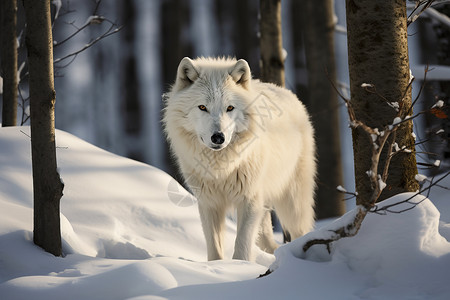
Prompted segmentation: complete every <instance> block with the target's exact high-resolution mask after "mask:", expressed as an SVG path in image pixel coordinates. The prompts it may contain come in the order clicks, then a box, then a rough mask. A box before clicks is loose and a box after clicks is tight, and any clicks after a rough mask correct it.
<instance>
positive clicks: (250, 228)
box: [233, 199, 264, 261]
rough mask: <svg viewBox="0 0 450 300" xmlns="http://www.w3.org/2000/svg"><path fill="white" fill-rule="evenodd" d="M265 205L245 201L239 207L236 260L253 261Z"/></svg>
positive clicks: (235, 248)
mask: <svg viewBox="0 0 450 300" xmlns="http://www.w3.org/2000/svg"><path fill="white" fill-rule="evenodd" d="M263 208H264V207H263V205H259V203H257V202H251V201H248V200H247V199H244V201H242V202H241V203H240V204H239V205H238V206H237V235H236V243H235V245H234V254H233V258H234V259H242V260H249V261H251V260H253V256H252V248H253V247H254V245H255V240H256V235H257V233H258V228H259V225H260V224H261V219H262V216H263V212H264V209H263Z"/></svg>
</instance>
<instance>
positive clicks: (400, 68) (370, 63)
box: [346, 0, 419, 204]
mask: <svg viewBox="0 0 450 300" xmlns="http://www.w3.org/2000/svg"><path fill="white" fill-rule="evenodd" d="M346 13H347V36H348V37H347V38H348V55H349V72H350V92H351V103H352V106H353V108H354V111H355V114H356V119H357V120H359V121H361V122H363V123H364V124H366V125H367V126H370V127H372V128H379V129H380V130H382V128H383V126H386V125H388V124H392V122H393V119H394V117H395V116H396V115H397V111H396V110H395V109H393V108H392V107H391V106H389V105H388V103H387V102H398V103H399V105H400V107H402V109H406V110H408V109H410V108H411V88H410V86H409V82H410V70H409V58H408V43H407V25H406V17H407V16H406V0H390V1H372V0H358V1H355V0H346ZM363 83H369V84H373V86H374V87H373V88H371V89H370V90H369V89H367V88H363V87H362V86H361V84H363ZM411 110H412V108H411ZM411 113H412V111H411ZM411 133H412V122H411V121H408V122H404V123H403V125H402V126H401V127H400V128H399V130H398V131H397V133H396V142H397V143H398V145H399V147H402V146H406V147H407V148H408V149H409V150H411V153H406V152H401V153H399V154H397V155H395V156H394V157H393V159H392V161H391V164H390V168H389V178H388V181H387V186H386V188H385V189H384V190H383V193H382V195H381V197H380V198H379V201H381V200H383V199H385V198H387V197H390V196H392V195H395V194H398V193H401V192H406V191H416V190H418V188H419V186H418V183H417V181H416V180H415V179H414V176H415V174H417V166H416V158H415V150H414V138H413V136H412V135H411ZM352 136H353V149H354V164H355V180H356V191H357V193H358V196H357V203H358V204H362V203H363V202H364V201H365V200H367V199H369V198H370V195H371V193H372V187H371V184H370V182H369V177H368V176H367V174H366V171H368V170H369V169H370V164H371V161H370V157H371V153H372V147H373V145H372V141H371V140H370V139H369V138H368V136H367V134H366V133H365V132H363V131H362V129H361V128H360V127H358V128H356V129H353V130H352ZM387 144H388V145H389V144H390V143H387ZM385 150H386V149H385ZM385 153H386V151H385V152H384V154H382V158H381V159H380V162H381V163H380V165H381V166H383V165H384V161H385ZM382 172H383V170H379V173H382Z"/></svg>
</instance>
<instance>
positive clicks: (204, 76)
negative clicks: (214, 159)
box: [169, 57, 251, 151]
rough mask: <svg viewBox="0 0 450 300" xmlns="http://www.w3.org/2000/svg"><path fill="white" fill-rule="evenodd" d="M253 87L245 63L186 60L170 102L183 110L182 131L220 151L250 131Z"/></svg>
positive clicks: (179, 72)
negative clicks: (250, 97)
mask: <svg viewBox="0 0 450 300" xmlns="http://www.w3.org/2000/svg"><path fill="white" fill-rule="evenodd" d="M250 84H251V73H250V68H249V66H248V63H247V62H246V61H245V60H243V59H241V60H238V61H236V60H230V59H205V58H200V59H196V60H191V59H190V58H188V57H185V58H183V59H182V60H181V62H180V65H179V66H178V71H177V79H176V81H175V84H174V86H173V87H172V91H171V94H172V97H171V99H170V100H169V101H174V102H177V103H176V106H177V108H178V109H179V110H180V109H181V110H184V117H183V120H182V121H181V125H182V126H183V128H184V129H185V130H187V131H188V132H190V133H194V134H195V135H196V136H197V138H198V140H199V141H200V142H201V143H202V144H204V145H205V146H206V147H208V148H210V149H212V150H216V151H218V150H222V149H224V148H225V147H227V146H228V145H229V144H230V142H232V141H233V139H234V138H236V136H237V134H238V133H239V132H242V131H244V130H246V129H247V126H248V115H247V113H246V111H245V110H246V106H247V103H248V101H246V99H248V98H249V92H250V88H251V87H250ZM173 96H175V97H173ZM172 104H174V105H175V103H172Z"/></svg>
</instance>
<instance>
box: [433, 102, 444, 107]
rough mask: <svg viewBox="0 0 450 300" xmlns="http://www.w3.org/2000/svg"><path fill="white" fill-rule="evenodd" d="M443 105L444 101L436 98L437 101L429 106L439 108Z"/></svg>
mask: <svg viewBox="0 0 450 300" xmlns="http://www.w3.org/2000/svg"><path fill="white" fill-rule="evenodd" d="M443 106H444V101H443V100H438V101H436V104H434V105H433V106H432V107H431V108H435V107H437V108H441V107H443Z"/></svg>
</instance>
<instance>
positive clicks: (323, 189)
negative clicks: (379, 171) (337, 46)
mask: <svg viewBox="0 0 450 300" xmlns="http://www.w3.org/2000/svg"><path fill="white" fill-rule="evenodd" d="M333 5H334V1H333V0H319V1H317V0H307V1H303V3H302V6H303V17H302V19H303V22H304V39H305V50H306V61H307V70H308V90H309V99H308V101H307V107H308V109H309V111H310V113H311V115H312V121H313V125H314V128H315V132H316V145H317V158H318V178H317V179H318V186H319V188H318V189H317V194H316V197H317V198H316V199H317V200H316V212H317V218H318V219H323V218H331V217H337V216H341V215H343V214H344V213H345V202H344V201H343V195H342V194H341V193H339V192H338V191H337V190H336V187H337V186H338V185H340V184H342V163H341V147H340V137H339V118H338V110H337V108H338V98H337V93H336V91H335V90H334V88H333V85H332V84H331V82H330V80H331V81H333V82H336V63H335V56H334V25H335V21H334V8H333Z"/></svg>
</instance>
